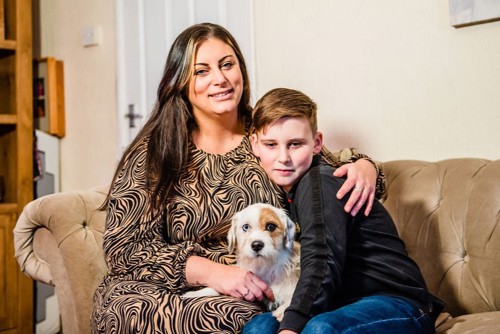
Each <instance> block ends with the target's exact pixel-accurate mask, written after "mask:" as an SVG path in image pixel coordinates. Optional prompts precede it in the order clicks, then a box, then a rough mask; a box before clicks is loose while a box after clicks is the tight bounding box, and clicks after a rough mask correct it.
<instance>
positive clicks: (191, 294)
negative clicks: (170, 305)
mask: <svg viewBox="0 0 500 334" xmlns="http://www.w3.org/2000/svg"><path fill="white" fill-rule="evenodd" d="M210 296H220V293H218V292H217V291H215V290H214V289H212V288H203V289H200V290H193V291H188V292H185V293H184V294H182V295H181V297H182V298H195V297H210Z"/></svg>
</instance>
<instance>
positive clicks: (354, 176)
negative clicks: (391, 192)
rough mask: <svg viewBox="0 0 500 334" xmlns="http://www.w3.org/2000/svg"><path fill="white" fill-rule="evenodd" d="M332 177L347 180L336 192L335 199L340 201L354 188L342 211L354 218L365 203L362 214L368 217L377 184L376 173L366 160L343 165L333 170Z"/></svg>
mask: <svg viewBox="0 0 500 334" xmlns="http://www.w3.org/2000/svg"><path fill="white" fill-rule="evenodd" d="M333 175H334V176H337V177H343V176H346V175H347V179H346V181H345V182H344V184H343V185H342V187H341V188H340V189H339V191H338V192H337V198H338V199H341V198H343V197H344V196H345V194H347V193H348V192H349V191H351V189H353V188H354V190H353V192H352V193H351V196H350V197H349V200H348V201H347V203H346V205H345V207H344V210H345V211H346V212H348V213H350V214H351V215H352V216H355V215H356V214H357V213H358V212H359V210H360V209H361V207H362V206H363V205H364V204H365V203H366V209H365V212H364V214H365V215H366V216H368V215H369V214H370V211H371V209H372V205H373V201H374V199H375V189H376V186H375V185H376V182H377V171H376V170H375V167H374V166H373V165H372V163H371V162H370V161H368V160H366V159H359V160H357V161H356V162H354V163H350V164H345V165H343V166H341V167H339V168H337V169H336V170H335V172H334V173H333Z"/></svg>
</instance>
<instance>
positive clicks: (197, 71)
mask: <svg viewBox="0 0 500 334" xmlns="http://www.w3.org/2000/svg"><path fill="white" fill-rule="evenodd" d="M206 73H207V70H205V69H203V70H195V71H194V75H204V74H206Z"/></svg>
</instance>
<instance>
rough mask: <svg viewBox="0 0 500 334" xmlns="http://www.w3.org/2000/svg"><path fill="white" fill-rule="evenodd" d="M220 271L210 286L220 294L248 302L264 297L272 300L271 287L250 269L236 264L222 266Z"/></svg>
mask: <svg viewBox="0 0 500 334" xmlns="http://www.w3.org/2000/svg"><path fill="white" fill-rule="evenodd" d="M224 267H225V268H224V269H223V270H222V272H220V273H218V274H217V276H219V278H217V279H216V280H215V281H214V282H213V283H212V284H213V285H212V288H214V289H215V290H217V291H219V292H220V293H221V294H225V295H229V296H233V297H236V298H240V299H244V300H246V301H249V302H254V301H262V300H263V299H264V297H265V298H267V299H269V300H271V301H273V300H274V294H273V291H272V290H271V288H270V287H269V286H268V285H267V284H266V282H264V281H263V280H262V279H260V278H259V277H258V276H257V275H255V274H254V273H253V272H251V271H247V270H244V269H242V268H240V267H238V266H224Z"/></svg>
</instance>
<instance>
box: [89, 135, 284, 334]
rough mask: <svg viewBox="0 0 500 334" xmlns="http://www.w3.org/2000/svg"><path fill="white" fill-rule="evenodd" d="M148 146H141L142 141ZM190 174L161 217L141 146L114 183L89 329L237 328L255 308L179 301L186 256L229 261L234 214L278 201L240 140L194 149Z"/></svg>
mask: <svg viewBox="0 0 500 334" xmlns="http://www.w3.org/2000/svg"><path fill="white" fill-rule="evenodd" d="M144 149H145V145H144ZM191 151H192V157H193V159H192V161H191V163H190V165H189V168H188V171H187V172H186V173H185V174H183V175H182V176H181V177H180V179H179V180H178V182H177V184H176V188H175V190H176V196H175V198H174V199H173V200H172V201H171V202H170V203H169V205H168V206H167V208H166V209H165V212H164V214H163V215H158V216H157V217H156V218H154V219H148V215H147V212H146V210H147V209H146V207H145V205H144V203H146V201H147V191H146V187H145V179H144V172H145V150H143V151H142V152H143V154H140V155H137V156H136V157H135V158H133V159H130V160H129V161H128V162H127V164H126V167H125V168H124V170H123V171H122V172H121V173H120V175H119V177H118V179H117V181H116V182H115V184H114V185H113V190H112V193H111V199H110V202H109V205H108V208H107V221H106V231H105V234H104V250H105V254H106V261H107V264H108V267H109V274H108V275H107V276H106V277H105V278H104V280H103V282H102V283H101V285H100V286H99V288H98V289H97V291H96V293H95V296H94V310H93V319H92V331H93V333H120V334H122V333H123V334H124V333H175V334H182V333H197V334H199V333H237V332H239V330H240V329H241V328H242V327H243V325H244V324H245V323H246V322H247V321H248V320H249V319H250V318H251V317H252V316H254V315H255V314H257V313H258V312H260V311H261V308H260V306H259V305H256V304H251V303H248V302H246V301H241V300H238V299H235V298H232V297H228V296H220V297H206V298H192V299H191V298H190V299H182V298H180V297H179V294H180V293H182V292H183V291H185V289H186V288H187V287H188V285H187V282H186V278H185V276H184V269H185V264H186V259H187V258H188V257H189V256H190V255H191V254H197V255H201V256H205V257H207V258H209V259H211V260H213V261H216V262H219V263H224V264H231V263H233V262H234V256H232V255H229V254H227V250H226V246H227V243H226V235H227V232H228V230H229V226H230V219H231V217H232V216H233V214H234V213H235V212H237V211H239V210H241V209H243V208H245V207H246V206H248V205H250V204H252V203H256V202H267V203H271V204H273V205H276V206H281V203H282V202H283V200H284V194H283V192H282V191H281V189H280V188H278V187H277V186H275V185H274V184H273V183H272V182H270V181H269V179H268V178H267V176H266V174H265V173H264V171H263V170H262V169H261V168H260V166H259V164H258V161H257V159H256V158H255V157H254V155H253V154H252V151H251V146H250V142H249V140H248V138H247V137H245V138H244V139H243V141H242V143H241V144H240V145H239V146H238V147H237V148H235V149H234V150H232V151H230V152H228V153H227V154H225V155H214V154H207V153H205V152H203V151H201V150H199V149H197V148H196V147H194V146H192V147H191Z"/></svg>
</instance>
